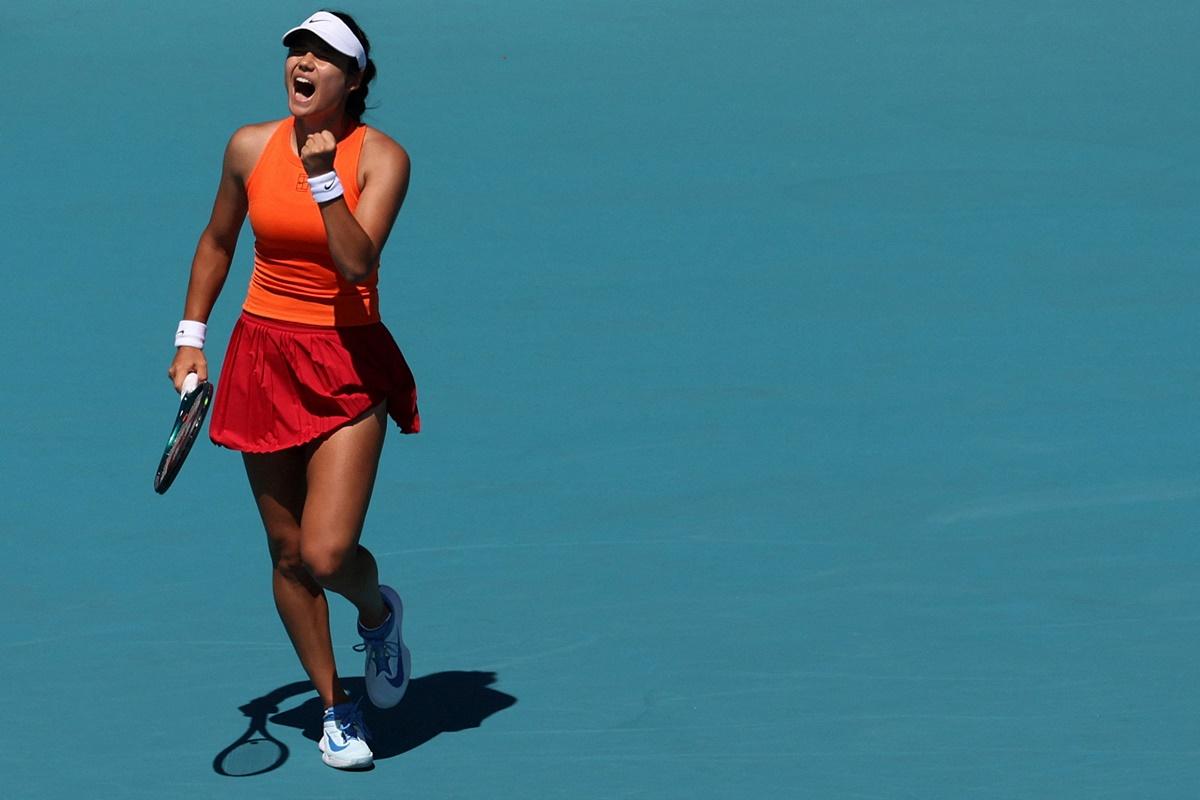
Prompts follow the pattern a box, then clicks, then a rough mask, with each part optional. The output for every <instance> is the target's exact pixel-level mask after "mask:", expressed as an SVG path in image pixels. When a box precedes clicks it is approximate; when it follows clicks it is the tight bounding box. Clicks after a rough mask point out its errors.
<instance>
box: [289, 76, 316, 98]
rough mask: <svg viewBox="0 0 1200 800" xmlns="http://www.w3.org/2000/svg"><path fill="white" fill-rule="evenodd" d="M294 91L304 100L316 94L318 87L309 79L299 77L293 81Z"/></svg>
mask: <svg viewBox="0 0 1200 800" xmlns="http://www.w3.org/2000/svg"><path fill="white" fill-rule="evenodd" d="M292 91H294V92H295V93H296V94H298V95H300V96H301V97H303V98H309V97H312V96H313V95H314V94H316V91H317V87H316V85H315V84H313V82H312V81H310V80H309V79H308V78H301V77H299V76H297V77H295V78H293V79H292Z"/></svg>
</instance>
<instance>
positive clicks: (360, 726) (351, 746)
mask: <svg viewBox="0 0 1200 800" xmlns="http://www.w3.org/2000/svg"><path fill="white" fill-rule="evenodd" d="M321 723H322V726H323V727H324V733H322V734H321V741H319V742H317V747H319V748H320V749H321V760H322V761H324V762H325V763H326V764H328V765H329V766H331V767H337V768H338V769H363V768H365V767H369V766H371V764H372V763H374V760H375V754H374V753H372V752H371V748H369V747H367V741H366V739H367V737H368V736H370V735H371V734H370V733H369V732H368V731H367V726H366V725H365V724H364V723H363V718H362V712H360V711H359V710H358V703H342V704H341V705H336V706H333V707H332V708H327V709H325V717H324V719H322V720H321Z"/></svg>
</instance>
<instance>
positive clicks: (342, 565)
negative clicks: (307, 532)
mask: <svg viewBox="0 0 1200 800" xmlns="http://www.w3.org/2000/svg"><path fill="white" fill-rule="evenodd" d="M355 550H356V548H355V547H353V546H352V547H342V546H338V545H331V544H326V543H318V544H313V545H308V546H305V547H304V549H303V550H302V553H301V555H302V557H303V562H304V567H305V568H306V569H307V570H308V573H309V574H310V575H312V576H313V578H314V579H316V581H317V583H319V584H321V585H322V586H328V585H329V584H330V583H332V582H335V581H336V580H337V579H338V576H339V575H341V574H342V572H343V571H344V570H345V569H346V567H347V565H348V564H349V563H350V561H351V560H352V559H353V557H354V552H355Z"/></svg>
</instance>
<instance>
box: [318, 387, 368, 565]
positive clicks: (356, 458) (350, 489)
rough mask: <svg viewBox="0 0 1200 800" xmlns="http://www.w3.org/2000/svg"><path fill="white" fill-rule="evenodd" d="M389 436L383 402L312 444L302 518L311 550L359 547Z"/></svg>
mask: <svg viewBox="0 0 1200 800" xmlns="http://www.w3.org/2000/svg"><path fill="white" fill-rule="evenodd" d="M386 432H387V413H386V407H385V405H384V404H383V403H380V404H379V405H378V406H376V407H375V408H372V409H370V410H369V411H367V412H366V413H364V414H363V415H362V416H360V417H359V418H358V419H356V420H354V421H353V422H351V423H348V424H346V425H343V426H342V427H341V428H338V429H337V430H336V431H334V432H333V433H331V434H330V435H329V436H326V437H324V438H322V439H320V440H319V441H317V442H315V443H313V444H312V445H310V446H309V448H308V451H309V454H308V465H307V471H306V473H305V478H306V485H307V495H306V497H305V499H304V511H303V516H302V519H303V521H304V534H303V535H304V545H305V547H306V548H307V547H310V546H316V547H326V548H331V549H334V550H339V549H348V548H351V547H353V546H354V545H356V544H357V543H358V537H359V534H360V533H361V532H362V526H363V520H364V519H365V518H366V515H367V506H368V505H369V504H370V502H371V491H372V489H373V488H374V486H375V473H376V471H377V470H378V467H379V454H380V453H381V452H382V451H383V439H384V435H385V434H386Z"/></svg>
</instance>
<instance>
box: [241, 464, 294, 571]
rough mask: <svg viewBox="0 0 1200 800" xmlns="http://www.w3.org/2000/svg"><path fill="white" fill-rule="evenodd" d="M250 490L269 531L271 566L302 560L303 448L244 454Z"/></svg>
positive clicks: (268, 542) (264, 525)
mask: <svg viewBox="0 0 1200 800" xmlns="http://www.w3.org/2000/svg"><path fill="white" fill-rule="evenodd" d="M242 461H243V463H244V464H245V465H246V476H247V477H248V478H249V479H250V490H251V491H252V492H253V493H254V502H255V503H256V504H257V505H258V513H259V515H260V516H261V517H262V521H263V527H264V528H266V531H267V544H268V546H269V547H270V549H271V562H272V563H273V564H276V565H278V564H279V561H280V559H281V558H282V559H284V560H288V561H292V560H296V561H298V560H299V557H300V534H301V526H300V521H301V519H302V517H303V514H304V497H305V495H306V494H307V486H306V481H307V478H306V461H307V459H306V457H305V453H304V451H303V450H302V449H301V448H298V447H296V448H292V449H290V450H283V451H280V452H278V453H243V454H242Z"/></svg>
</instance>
